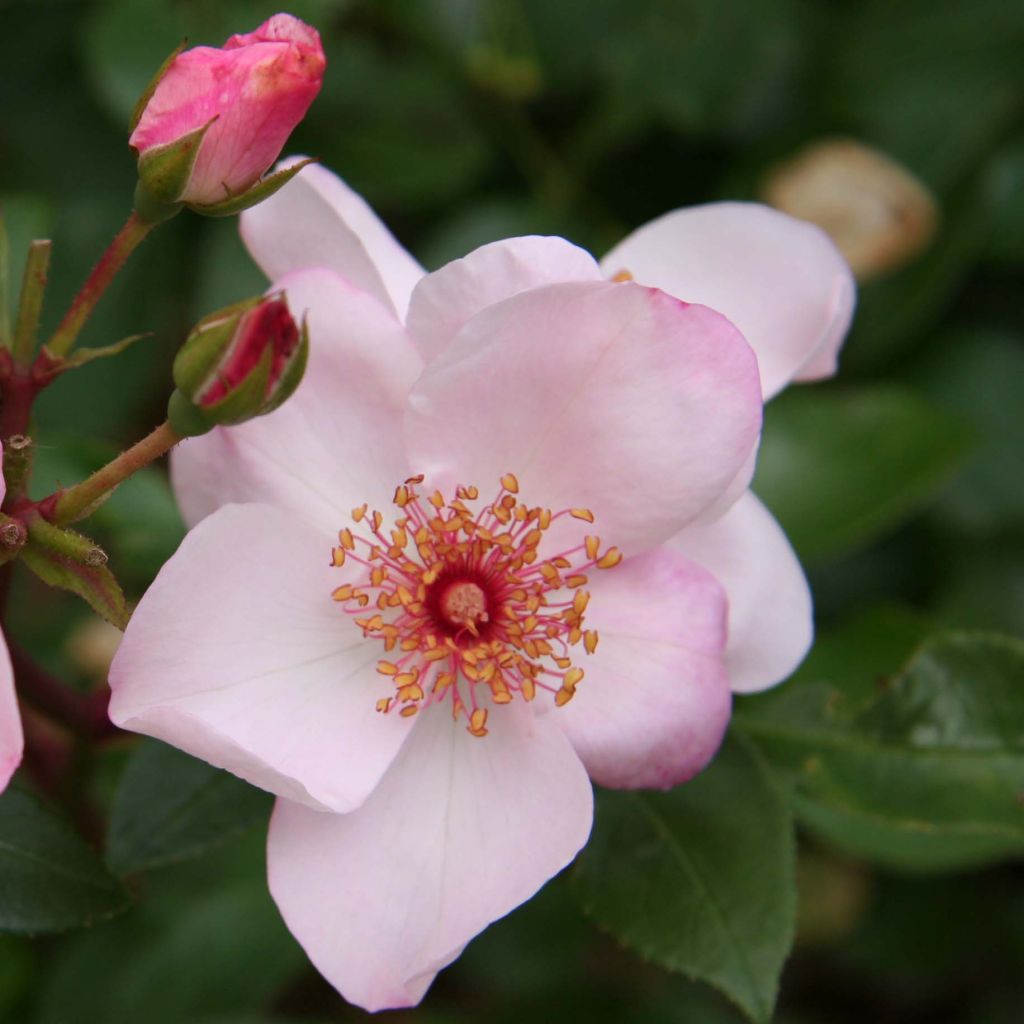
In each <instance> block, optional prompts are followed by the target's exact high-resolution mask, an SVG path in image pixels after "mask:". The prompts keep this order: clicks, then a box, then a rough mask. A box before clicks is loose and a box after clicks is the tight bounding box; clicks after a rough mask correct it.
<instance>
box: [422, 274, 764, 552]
mask: <svg viewBox="0 0 1024 1024" xmlns="http://www.w3.org/2000/svg"><path fill="white" fill-rule="evenodd" d="M760 422H761V393H760V387H759V384H758V379H757V366H756V361H755V359H754V356H753V353H752V352H751V350H750V347H749V346H748V345H747V344H746V342H745V341H744V340H743V338H742V337H741V336H740V334H739V333H738V332H737V331H736V329H735V328H734V327H733V326H732V325H731V324H730V323H729V322H728V321H727V320H726V319H725V318H724V317H722V316H720V315H719V314H717V313H715V312H714V311H713V310H709V309H707V308H705V307H702V306H688V305H687V304H686V303H683V302H679V301H678V300H677V299H674V298H672V297H671V296H670V295H666V294H664V293H663V292H659V291H657V290H656V289H653V288H643V287H640V286H639V285H635V284H610V283H601V282H593V283H582V282H581V283H571V284H561V285H548V286H546V287H543V288H535V289H533V290H532V291H529V292H524V293H522V294H520V295H517V296H514V297H513V298H511V299H506V300H505V301H504V302H501V303H499V304H497V305H495V306H491V307H489V308H488V309H486V310H484V311H483V312H481V313H479V314H478V315H477V316H475V317H474V318H473V319H472V320H470V321H469V323H467V324H466V326H465V327H464V328H463V329H462V331H460V333H459V335H458V336H457V337H456V339H455V340H454V341H453V342H452V343H451V345H449V346H448V348H447V349H445V351H444V352H443V353H442V354H441V355H440V356H439V357H438V358H437V359H436V360H435V361H434V362H432V363H430V364H429V365H428V367H427V369H426V370H425V371H424V374H423V376H422V377H421V378H420V379H419V381H417V383H416V385H415V386H414V387H413V389H412V392H411V393H410V412H409V415H408V417H407V420H406V438H407V445H408V448H409V458H410V462H411V464H412V465H413V466H414V467H415V468H416V470H417V471H418V472H426V473H429V474H430V475H431V477H432V479H436V480H438V481H444V482H445V483H446V485H450V483H451V482H453V481H455V480H457V481H458V482H460V483H466V484H475V485H477V486H478V487H479V488H480V489H481V493H483V494H485V495H486V494H489V493H490V492H491V490H492V488H494V487H495V483H496V481H497V479H498V478H499V477H500V476H501V475H502V474H503V473H509V472H511V473H514V474H516V475H517V476H518V478H519V483H520V488H521V493H522V494H523V497H524V500H526V501H527V502H529V503H531V504H533V503H535V504H538V505H543V506H547V507H550V508H552V509H559V508H570V507H579V506H584V507H587V508H590V509H591V510H592V511H593V512H594V513H595V514H596V516H597V524H596V526H595V527H594V529H593V530H592V531H591V532H596V533H598V534H599V535H600V536H601V537H602V538H603V539H604V540H605V541H606V542H607V543H611V544H616V545H618V546H619V547H620V548H622V549H623V550H624V551H625V552H626V553H627V554H630V553H634V552H636V551H638V550H642V549H643V548H646V547H651V546H654V545H655V544H657V543H659V542H660V541H661V540H663V539H664V538H666V537H669V536H671V535H672V534H673V533H676V532H678V530H679V529H681V527H682V526H683V525H684V524H685V523H687V522H689V521H690V520H692V519H693V518H694V517H695V516H697V515H698V514H699V513H700V512H701V510H702V509H704V508H705V507H706V506H708V505H709V504H711V503H712V502H713V501H714V500H715V499H716V498H717V497H718V495H719V494H720V493H721V492H722V491H723V490H724V489H725V488H726V487H727V486H728V484H729V482H730V481H731V480H732V479H733V477H734V476H735V475H736V473H737V471H738V470H739V468H740V467H741V466H742V465H743V463H744V460H745V459H746V458H747V456H748V455H749V453H750V451H751V448H752V447H753V445H754V442H755V440H756V438H757V435H758V430H759V428H760Z"/></svg>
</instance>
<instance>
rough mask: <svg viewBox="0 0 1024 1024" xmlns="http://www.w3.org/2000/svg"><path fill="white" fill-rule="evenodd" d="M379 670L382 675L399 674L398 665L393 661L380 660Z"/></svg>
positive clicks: (378, 663)
mask: <svg viewBox="0 0 1024 1024" xmlns="http://www.w3.org/2000/svg"><path fill="white" fill-rule="evenodd" d="M377 671H378V672H379V673H380V674H381V675H382V676H397V675H398V666H397V665H396V664H395V663H394V662H393V661H378V662H377Z"/></svg>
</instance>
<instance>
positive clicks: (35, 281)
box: [11, 241, 50, 366]
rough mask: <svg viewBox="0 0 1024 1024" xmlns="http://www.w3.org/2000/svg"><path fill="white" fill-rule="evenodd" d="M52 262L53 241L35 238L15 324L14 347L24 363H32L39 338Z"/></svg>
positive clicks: (17, 355)
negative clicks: (41, 314) (47, 278)
mask: <svg viewBox="0 0 1024 1024" xmlns="http://www.w3.org/2000/svg"><path fill="white" fill-rule="evenodd" d="M49 265H50V243H49V242H48V241H35V242H33V243H32V244H31V245H30V246H29V249H28V258H27V259H26V260H25V274H24V276H23V277H22V279H21V300H20V302H19V305H18V322H17V324H15V327H14V342H13V345H12V348H11V354H12V355H13V356H14V361H15V363H17V364H19V365H20V366H28V365H29V364H30V363H31V362H32V356H33V355H34V354H35V349H36V338H37V336H38V334H39V314H40V312H41V311H42V308H43V293H44V292H45V291H46V271H47V269H48V268H49Z"/></svg>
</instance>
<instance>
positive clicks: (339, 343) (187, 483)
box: [171, 269, 421, 532]
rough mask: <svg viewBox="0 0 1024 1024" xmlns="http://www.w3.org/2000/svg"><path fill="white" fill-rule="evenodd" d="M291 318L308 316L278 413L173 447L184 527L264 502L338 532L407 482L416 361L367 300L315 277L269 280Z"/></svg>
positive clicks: (385, 315)
mask: <svg viewBox="0 0 1024 1024" xmlns="http://www.w3.org/2000/svg"><path fill="white" fill-rule="evenodd" d="M278 288H283V289H284V290H285V291H286V292H287V296H288V303H289V306H290V308H291V310H292V312H293V314H294V315H295V317H296V319H298V318H299V316H301V314H302V313H303V311H308V314H309V331H310V355H309V365H308V367H307V369H306V375H305V377H304V378H303V381H302V383H301V384H300V385H299V388H298V390H297V391H296V393H295V394H294V395H292V397H291V398H289V399H288V401H286V402H285V403H284V405H282V406H281V408H280V409H278V410H276V411H275V412H273V413H271V414H270V415H269V416H262V417H260V418H258V419H255V420H250V421H249V422H248V423H243V424H242V425H241V426H238V427H230V428H217V429H215V430H213V431H211V432H210V433H209V434H204V435H203V436H202V437H197V438H191V439H189V440H187V441H185V442H184V443H183V444H181V445H179V446H178V448H177V449H175V451H174V454H173V456H172V460H171V470H172V473H171V476H172V480H173V482H174V489H175V493H176V495H177V497H178V502H179V504H180V505H181V508H182V512H183V514H184V516H185V519H186V521H187V522H189V523H190V524H192V523H196V522H198V521H199V520H200V519H201V518H202V517H203V516H204V515H208V514H209V513H210V512H212V511H213V510H214V509H215V508H218V507H219V506H221V505H223V504H226V503H227V502H232V501H265V502H268V503H270V504H274V505H279V506H280V507H282V508H287V509H291V510H293V511H294V512H295V513H296V515H299V516H302V517H305V518H306V519H308V520H310V521H311V522H314V523H317V524H318V525H320V526H321V527H323V528H324V529H326V530H330V531H332V532H333V531H336V530H337V529H338V527H339V526H341V525H343V521H344V520H347V519H348V518H349V516H350V514H351V511H352V509H353V508H354V507H355V506H357V505H361V504H362V503H363V502H364V501H369V502H370V503H371V504H374V505H377V506H383V505H386V504H389V503H390V501H391V497H392V495H393V493H394V488H395V485H396V484H398V483H400V482H401V481H402V480H403V479H404V478H405V477H407V476H408V475H409V473H408V471H407V467H406V461H405V455H404V451H403V446H402V440H401V430H400V424H401V418H402V412H403V410H404V408H405V400H406V395H407V392H408V389H409V386H410V385H411V384H412V382H413V381H414V380H415V379H416V376H417V375H418V373H419V371H420V366H421V361H420V357H419V356H418V355H417V353H416V351H415V349H414V348H413V346H412V343H411V342H410V341H409V339H408V337H407V336H406V335H405V332H404V330H403V328H402V327H401V325H400V324H399V323H398V322H397V321H396V320H395V319H394V317H393V316H392V315H391V314H390V313H389V312H387V311H386V310H385V309H384V308H383V307H382V306H381V305H380V303H378V302H377V300H376V299H374V298H372V297H371V296H369V295H367V294H366V293H365V292H361V291H359V290H358V289H356V288H353V287H352V286H351V285H350V284H348V283H347V282H346V281H344V280H342V279H341V278H339V277H338V276H337V275H336V274H334V273H332V272H330V271H328V270H323V269H314V270H306V271H300V272H299V273H296V274H293V275H291V276H290V277H287V278H284V279H283V280H282V281H280V282H278Z"/></svg>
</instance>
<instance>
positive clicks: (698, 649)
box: [551, 548, 732, 789]
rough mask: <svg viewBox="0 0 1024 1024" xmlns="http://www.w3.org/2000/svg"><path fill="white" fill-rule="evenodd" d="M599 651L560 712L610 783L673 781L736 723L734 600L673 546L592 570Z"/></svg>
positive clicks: (595, 773)
mask: <svg viewBox="0 0 1024 1024" xmlns="http://www.w3.org/2000/svg"><path fill="white" fill-rule="evenodd" d="M588 590H589V591H590V604H589V605H588V606H587V618H586V625H587V627H589V628H593V629H596V630H597V631H598V636H599V638H600V639H599V641H598V645H597V650H596V651H594V653H593V654H591V655H586V654H581V655H580V656H578V657H577V658H575V659H574V662H575V664H576V665H578V666H579V667H580V668H582V669H583V670H584V672H585V673H586V675H585V676H584V678H583V680H582V681H581V682H580V683H579V684H578V686H577V689H576V695H575V696H574V697H573V698H572V700H570V701H569V703H568V704H566V705H564V706H563V707H561V708H556V709H555V710H554V711H552V712H551V717H552V718H554V719H555V720H556V721H558V722H559V724H560V725H561V726H562V728H563V729H565V731H566V734H567V735H568V736H569V739H570V740H572V743H573V746H574V747H575V748H576V753H578V754H579V755H580V757H581V758H582V759H583V763H584V765H585V766H586V768H587V771H588V772H589V773H590V777H591V778H592V779H593V780H594V781H595V782H599V783H601V785H603V786H612V787H615V788H617V789H639V788H644V789H647V788H659V789H667V788H669V787H670V786H675V785H678V784H679V783H680V782H685V781H686V780H687V779H689V778H691V777H692V776H694V775H696V774H697V772H699V771H700V770H701V769H702V768H703V767H704V766H705V765H706V764H707V763H708V761H710V760H711V758H712V757H713V756H714V754H715V751H716V750H717V749H718V746H719V744H720V743H721V741H722V735H723V734H724V732H725V728H726V726H727V725H728V724H729V712H730V708H731V704H732V701H731V697H730V693H729V682H728V679H727V677H726V673H725V667H724V665H723V664H722V649H723V646H724V643H725V620H726V600H725V594H724V593H723V591H722V588H721V586H720V585H719V584H718V582H717V581H716V580H715V579H714V578H713V577H712V576H711V574H710V573H708V572H706V571H705V570H704V569H701V568H700V566H698V565H695V564H694V563H693V562H691V561H690V560H689V559H688V558H683V557H681V556H680V555H678V554H676V553H675V552H674V551H670V550H668V549H667V548H656V549H655V550H653V551H648V552H646V553H645V554H642V555H638V556H637V557H636V558H627V559H626V561H624V562H622V563H621V564H620V565H618V566H616V567H615V568H614V569H611V570H609V571H607V572H600V571H598V572H595V573H592V574H591V577H590V583H589V584H588Z"/></svg>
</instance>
